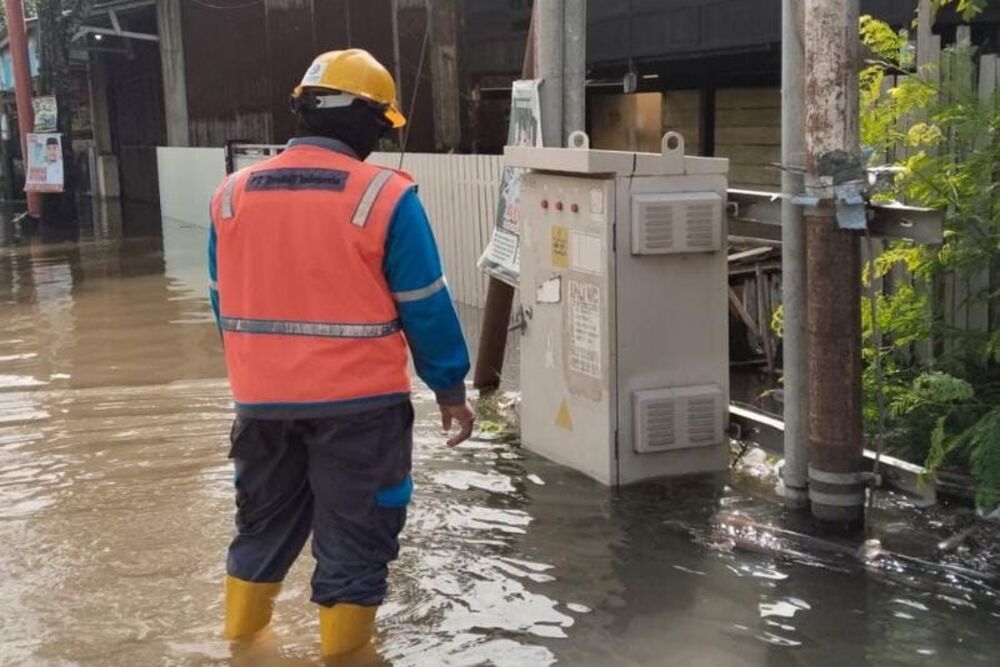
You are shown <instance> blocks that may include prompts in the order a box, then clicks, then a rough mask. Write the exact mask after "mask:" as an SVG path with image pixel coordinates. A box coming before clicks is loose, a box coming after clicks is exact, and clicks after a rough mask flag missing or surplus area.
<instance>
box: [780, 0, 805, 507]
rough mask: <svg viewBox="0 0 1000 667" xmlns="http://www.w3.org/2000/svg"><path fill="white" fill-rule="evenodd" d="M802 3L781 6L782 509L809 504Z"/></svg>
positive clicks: (791, 1)
mask: <svg viewBox="0 0 1000 667" xmlns="http://www.w3.org/2000/svg"><path fill="white" fill-rule="evenodd" d="M803 28H804V25H803V13H802V0H782V6H781V164H782V165H783V166H784V171H782V175H781V192H782V194H783V195H784V198H783V199H782V200H781V301H782V305H783V307H784V310H783V312H784V336H783V338H782V341H783V345H784V350H783V355H782V356H783V360H784V361H783V370H784V393H785V401H784V407H785V414H784V421H785V436H784V437H785V466H784V468H783V470H782V480H783V483H784V497H785V504H786V505H788V506H789V507H806V506H807V505H808V504H809V496H808V488H807V487H808V475H809V394H808V385H807V377H806V369H807V367H808V357H807V355H806V228H805V221H804V220H803V218H802V207H801V206H799V205H797V204H793V203H792V199H791V198H792V196H793V195H799V194H802V192H803V191H804V190H805V187H804V182H803V178H802V174H801V172H799V171H797V169H799V168H801V167H804V166H805V161H806V158H805V140H806V128H805V113H804V106H805V89H804V86H805V72H804V69H803V65H804V64H805V42H804V41H803V39H802V31H803Z"/></svg>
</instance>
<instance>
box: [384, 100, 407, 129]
mask: <svg viewBox="0 0 1000 667" xmlns="http://www.w3.org/2000/svg"><path fill="white" fill-rule="evenodd" d="M385 119H386V120H387V121H389V124H390V125H392V129H394V130H398V129H399V128H401V127H403V126H404V125H406V116H404V115H403V114H402V113H401V112H400V111H399V109H397V108H396V105H395V104H390V105H389V106H388V107H386V110H385Z"/></svg>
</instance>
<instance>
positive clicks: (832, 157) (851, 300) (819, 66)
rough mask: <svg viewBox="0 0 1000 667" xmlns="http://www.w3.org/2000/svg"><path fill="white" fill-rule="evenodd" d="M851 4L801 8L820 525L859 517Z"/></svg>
mask: <svg viewBox="0 0 1000 667" xmlns="http://www.w3.org/2000/svg"><path fill="white" fill-rule="evenodd" d="M858 13H859V8H858V0H806V2H805V43H806V47H805V69H806V78H805V112H806V191H807V193H808V194H810V195H812V196H814V197H816V198H817V199H818V203H817V204H816V205H815V206H813V207H810V208H808V209H807V210H806V247H807V256H808V269H807V271H808V275H807V290H808V298H807V304H808V306H807V309H808V320H807V321H808V343H809V350H808V359H809V362H808V371H807V372H808V377H809V379H810V383H809V501H810V504H811V507H812V514H813V517H815V518H816V519H819V520H821V521H827V522H836V523H840V524H849V525H857V524H859V523H860V522H861V521H862V520H863V519H864V506H865V482H864V477H863V472H862V470H863V466H864V454H863V441H862V423H861V280H860V276H861V252H860V243H859V237H858V234H857V232H853V231H848V230H845V229H841V228H840V227H839V226H838V220H837V209H836V199H835V191H834V186H836V185H839V184H842V183H844V182H848V181H853V180H858V179H862V178H863V177H864V171H863V169H862V167H861V165H860V159H859V158H858V153H859V148H858V121H859V119H858V66H859V51H860V44H859V39H858Z"/></svg>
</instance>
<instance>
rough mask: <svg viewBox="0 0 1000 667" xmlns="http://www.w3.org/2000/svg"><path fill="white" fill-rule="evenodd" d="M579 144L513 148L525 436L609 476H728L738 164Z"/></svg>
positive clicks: (670, 146)
mask: <svg viewBox="0 0 1000 667" xmlns="http://www.w3.org/2000/svg"><path fill="white" fill-rule="evenodd" d="M571 145H576V146H578V147H576V148H531V147H509V148H507V150H506V164H507V166H510V167H516V168H522V169H525V170H527V171H526V172H524V174H523V176H522V178H521V185H520V187H521V192H520V202H521V229H520V235H521V248H520V265H521V274H520V305H521V312H522V316H523V318H524V320H523V321H524V328H523V332H522V337H521V391H522V401H521V429H522V433H521V436H522V442H523V445H524V446H525V447H527V448H528V449H530V450H532V451H535V452H537V453H539V454H542V455H543V456H545V457H547V458H550V459H552V460H554V461H556V462H558V463H562V464H564V465H567V466H570V467H572V468H575V469H577V470H579V471H581V472H583V473H585V474H587V475H589V476H591V477H593V478H595V479H597V480H598V481H600V482H603V483H604V484H609V485H619V484H629V483H632V482H637V481H640V480H643V479H648V478H654V477H666V476H674V475H685V474H692V473H702V472H714V471H721V470H724V469H725V468H726V465H727V455H726V433H725V429H724V425H725V424H726V422H727V418H728V405H729V364H728V279H727V259H726V256H727V252H726V225H725V220H726V215H725V212H726V187H727V173H728V161H727V160H724V159H714V158H697V157H686V156H685V155H684V141H683V139H682V138H681V137H680V136H679V135H677V134H675V133H668V134H667V135H666V136H665V137H664V138H663V151H662V154H654V153H635V152H623V151H603V150H590V149H589V147H588V141H587V138H586V136H585V135H582V133H576V134H575V136H574V137H573V138H572V140H571Z"/></svg>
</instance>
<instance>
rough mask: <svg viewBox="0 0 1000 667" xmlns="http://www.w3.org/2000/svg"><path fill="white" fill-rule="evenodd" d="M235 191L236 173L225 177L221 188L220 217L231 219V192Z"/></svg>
mask: <svg viewBox="0 0 1000 667" xmlns="http://www.w3.org/2000/svg"><path fill="white" fill-rule="evenodd" d="M235 191H236V175H235V174H234V175H232V176H230V177H229V178H228V179H226V185H225V186H224V187H223V189H222V212H221V213H222V219H223V220H232V218H233V216H234V215H235V213H234V212H233V192H235Z"/></svg>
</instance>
